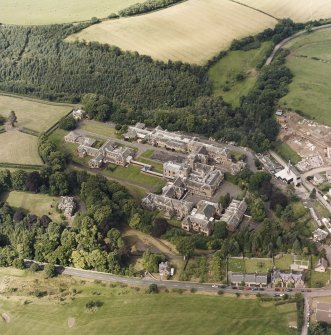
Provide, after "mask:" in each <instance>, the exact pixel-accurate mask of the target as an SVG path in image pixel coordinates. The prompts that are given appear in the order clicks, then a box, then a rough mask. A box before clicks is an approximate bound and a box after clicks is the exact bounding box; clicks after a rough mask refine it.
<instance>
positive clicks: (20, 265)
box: [13, 258, 25, 270]
mask: <svg viewBox="0 0 331 335" xmlns="http://www.w3.org/2000/svg"><path fill="white" fill-rule="evenodd" d="M13 266H14V267H15V268H16V269H20V270H24V269H25V263H24V260H23V259H22V258H16V259H14V261H13Z"/></svg>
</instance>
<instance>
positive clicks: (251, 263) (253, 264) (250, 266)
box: [245, 258, 273, 273]
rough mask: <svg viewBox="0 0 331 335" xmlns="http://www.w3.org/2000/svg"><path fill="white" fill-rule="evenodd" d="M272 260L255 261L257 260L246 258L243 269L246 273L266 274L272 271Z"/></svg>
mask: <svg viewBox="0 0 331 335" xmlns="http://www.w3.org/2000/svg"><path fill="white" fill-rule="evenodd" d="M272 266H273V265H272V259H271V258H265V259H257V258H246V259H245V269H246V272H259V273H267V272H268V271H269V270H271V269H272Z"/></svg>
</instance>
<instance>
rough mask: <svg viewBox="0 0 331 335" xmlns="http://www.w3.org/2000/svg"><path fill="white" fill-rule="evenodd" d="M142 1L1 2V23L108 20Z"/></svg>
mask: <svg viewBox="0 0 331 335" xmlns="http://www.w3.org/2000/svg"><path fill="white" fill-rule="evenodd" d="M137 2H141V1H139V0H107V1H106V0H98V1H97V2H96V1H90V0H79V1H78V0H69V1H66V0H56V1H53V0H1V11H0V22H2V23H10V24H25V25H27V24H50V23H66V22H75V21H82V20H89V19H91V17H93V16H95V17H98V18H105V17H107V16H108V15H109V14H111V13H116V12H118V11H119V10H120V9H123V8H126V7H128V6H129V5H132V4H134V3H137Z"/></svg>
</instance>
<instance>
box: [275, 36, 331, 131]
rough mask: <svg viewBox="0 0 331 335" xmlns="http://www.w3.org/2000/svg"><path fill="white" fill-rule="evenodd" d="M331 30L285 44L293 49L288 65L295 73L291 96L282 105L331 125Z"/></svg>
mask: <svg viewBox="0 0 331 335" xmlns="http://www.w3.org/2000/svg"><path fill="white" fill-rule="evenodd" d="M330 42H331V29H325V30H321V31H316V32H313V33H311V34H306V35H303V36H301V37H298V38H296V39H295V40H293V41H291V42H290V43H289V44H287V45H286V48H288V49H289V50H290V52H291V53H290V55H289V57H288V58H287V63H286V65H287V66H288V67H289V68H290V70H291V71H292V73H293V74H294V78H293V82H292V83H291V84H290V85H289V90H290V92H289V94H287V95H286V96H285V97H284V98H282V99H281V101H280V103H281V105H283V106H285V107H289V108H292V109H293V110H300V111H301V112H303V113H304V114H305V115H306V116H307V117H310V118H312V119H315V120H316V121H318V122H320V123H323V124H326V125H328V126H331V112H330V102H331V98H330V96H331V83H330V76H331V56H330V55H331V43H330Z"/></svg>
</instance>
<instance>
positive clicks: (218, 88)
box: [208, 42, 271, 106]
mask: <svg viewBox="0 0 331 335" xmlns="http://www.w3.org/2000/svg"><path fill="white" fill-rule="evenodd" d="M270 47H271V43H270V42H265V43H263V44H262V45H261V47H260V48H258V49H254V50H249V51H242V50H238V51H229V52H228V54H227V55H226V56H225V57H223V58H222V59H220V60H219V61H218V62H217V63H216V64H215V65H213V66H212V67H211V68H210V70H209V72H208V76H209V78H210V79H211V82H212V85H213V93H214V95H217V96H219V95H220V96H222V97H223V99H224V100H225V101H226V102H228V103H230V104H232V105H233V106H239V103H240V97H242V96H245V95H247V94H248V92H249V91H250V90H251V89H252V88H253V86H254V84H255V82H256V77H257V70H256V66H257V65H258V64H259V63H260V62H261V61H262V60H263V59H264V58H265V56H266V53H267V51H268V49H269V48H270ZM238 75H240V76H242V78H243V79H240V80H239V79H238Z"/></svg>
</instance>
